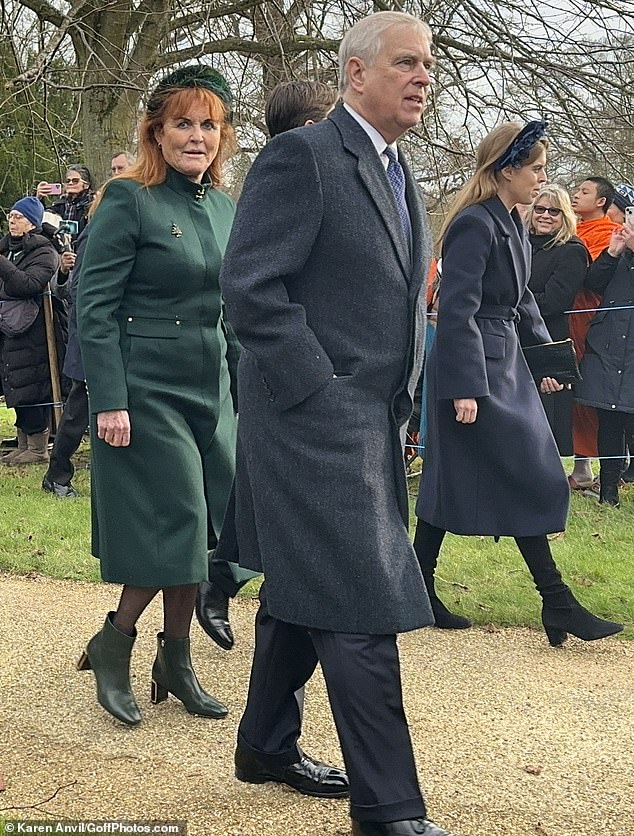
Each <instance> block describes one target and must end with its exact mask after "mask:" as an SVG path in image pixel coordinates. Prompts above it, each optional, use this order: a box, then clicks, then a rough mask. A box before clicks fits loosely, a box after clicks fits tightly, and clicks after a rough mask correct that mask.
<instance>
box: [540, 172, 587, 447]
mask: <svg viewBox="0 0 634 836" xmlns="http://www.w3.org/2000/svg"><path fill="white" fill-rule="evenodd" d="M526 221H527V224H528V231H529V238H530V243H531V249H532V252H533V259H532V265H531V275H530V279H529V282H528V286H529V288H530V290H531V291H532V292H533V296H534V297H535V301H536V302H537V305H538V307H539V312H540V313H541V315H542V316H543V318H544V322H545V323H546V327H547V328H548V331H549V332H550V336H551V337H552V339H553V341H555V342H556V341H558V340H567V339H568V338H569V337H570V332H569V317H568V316H567V315H566V314H564V311H569V310H570V309H571V308H572V305H573V302H574V300H575V296H576V295H577V293H578V292H579V291H580V290H581V288H582V287H583V282H584V279H585V275H586V270H587V269H588V264H589V263H590V254H589V253H588V251H587V249H586V247H585V245H584V244H583V242H582V241H581V240H580V239H579V238H577V236H576V229H577V219H576V217H575V214H574V211H573V209H572V204H571V202H570V197H569V196H568V193H567V192H566V191H565V190H564V189H562V188H561V186H556V185H546V186H544V188H543V189H542V190H541V191H540V192H539V194H538V195H537V197H536V198H535V199H534V200H533V202H532V203H531V205H530V206H529V209H528V212H527V215H526ZM572 399H573V393H572V391H571V390H570V389H563V390H562V391H560V392H555V393H554V394H552V395H542V403H543V404H544V410H545V412H546V415H547V417H548V423H549V424H550V428H551V430H552V432H553V435H554V436H555V441H556V442H557V448H558V449H559V454H560V455H561V456H572V454H573V452H574V451H573V443H572V403H573V400H572Z"/></svg>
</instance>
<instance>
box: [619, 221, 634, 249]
mask: <svg viewBox="0 0 634 836" xmlns="http://www.w3.org/2000/svg"><path fill="white" fill-rule="evenodd" d="M621 240H622V241H623V245H624V246H625V247H627V248H628V250H634V224H632V223H630V222H629V221H628V223H626V224H625V226H624V227H623V228H622V229H621Z"/></svg>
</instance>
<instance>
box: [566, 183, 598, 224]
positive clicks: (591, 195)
mask: <svg viewBox="0 0 634 836" xmlns="http://www.w3.org/2000/svg"><path fill="white" fill-rule="evenodd" d="M604 203H605V198H603V197H599V195H598V194H597V184H596V183H593V182H592V180H584V181H583V183H582V184H581V185H580V186H579V188H578V189H577V191H576V192H575V193H574V195H573V196H572V208H573V209H574V210H575V214H577V215H579V217H580V218H591V217H596V216H598V215H599V214H603V208H602V207H603V204H604Z"/></svg>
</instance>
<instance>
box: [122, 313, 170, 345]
mask: <svg viewBox="0 0 634 836" xmlns="http://www.w3.org/2000/svg"><path fill="white" fill-rule="evenodd" d="M125 330H126V334H128V335H129V336H130V337H153V338H154V339H166V340H175V339H176V338H177V337H180V322H179V321H178V320H175V319H145V318H143V317H136V316H135V317H128V318H127V319H126V323H125Z"/></svg>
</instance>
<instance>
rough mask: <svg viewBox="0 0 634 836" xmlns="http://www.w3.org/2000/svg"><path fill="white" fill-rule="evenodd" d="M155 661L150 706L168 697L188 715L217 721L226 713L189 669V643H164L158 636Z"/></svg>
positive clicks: (190, 666) (224, 707)
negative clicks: (178, 704) (183, 708)
mask: <svg viewBox="0 0 634 836" xmlns="http://www.w3.org/2000/svg"><path fill="white" fill-rule="evenodd" d="M156 639H157V644H158V646H157V650H156V659H155V660H154V665H153V666H152V694H151V697H152V702H153V703H155V704H156V703H159V702H163V700H166V699H167V695H168V693H170V694H173V695H174V696H175V697H176V699H178V700H180V701H181V702H182V703H183V705H184V706H185V708H186V709H187V710H188V711H189V713H190V714H199V715H200V716H202V717H214V718H216V719H219V718H221V717H226V715H227V713H228V709H227V707H226V706H224V705H223V704H222V703H220V702H218V700H216V699H214V698H213V697H212V696H211V695H210V694H207V693H206V692H205V691H203V689H202V688H201V687H200V682H199V681H198V678H197V676H196V673H195V671H194V669H193V668H192V660H191V654H190V644H189V639H188V638H187V639H166V638H165V635H164V633H159V634H158V635H157V637H156Z"/></svg>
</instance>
